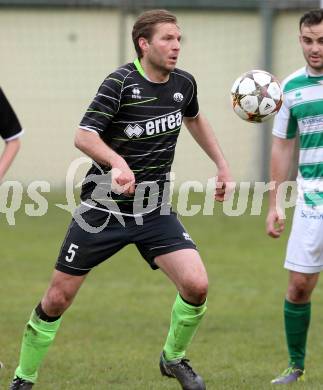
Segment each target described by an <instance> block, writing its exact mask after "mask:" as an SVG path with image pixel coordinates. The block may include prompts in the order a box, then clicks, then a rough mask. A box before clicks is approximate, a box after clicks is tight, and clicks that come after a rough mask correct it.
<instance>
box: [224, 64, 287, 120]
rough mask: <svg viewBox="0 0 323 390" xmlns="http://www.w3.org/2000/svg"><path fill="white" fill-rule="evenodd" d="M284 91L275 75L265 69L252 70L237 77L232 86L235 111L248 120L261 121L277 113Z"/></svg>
mask: <svg viewBox="0 0 323 390" xmlns="http://www.w3.org/2000/svg"><path fill="white" fill-rule="evenodd" d="M282 99H283V93H282V89H281V86H280V84H279V81H278V80H277V78H276V77H275V76H273V75H272V74H270V73H269V72H266V71H264V70H251V71H249V72H246V73H244V74H243V75H241V76H240V77H238V78H237V79H236V81H235V82H234V83H233V86H232V88H231V101H232V107H233V110H234V112H235V113H236V114H237V115H238V116H239V117H240V118H242V119H244V120H246V121H248V122H255V123H260V122H264V121H266V120H267V119H269V118H271V117H272V116H273V115H275V114H276V113H277V112H278V111H279V109H280V107H281V105H282V101H283V100H282Z"/></svg>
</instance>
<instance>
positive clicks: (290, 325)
mask: <svg viewBox="0 0 323 390" xmlns="http://www.w3.org/2000/svg"><path fill="white" fill-rule="evenodd" d="M284 317H285V331H286V339H287V346H288V352H289V364H290V365H291V366H296V367H298V368H300V369H302V370H303V369H304V361H305V354H306V339H307V333H308V328H309V325H310V318H311V303H310V302H309V303H303V304H295V303H291V302H289V301H287V300H285V305H284Z"/></svg>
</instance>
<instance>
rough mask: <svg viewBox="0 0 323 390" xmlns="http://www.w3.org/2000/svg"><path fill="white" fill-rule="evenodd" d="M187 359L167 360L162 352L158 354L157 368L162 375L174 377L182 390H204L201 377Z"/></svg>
mask: <svg viewBox="0 0 323 390" xmlns="http://www.w3.org/2000/svg"><path fill="white" fill-rule="evenodd" d="M188 362H189V360H188V359H177V360H172V361H170V362H167V361H166V359H165V356H164V352H162V354H161V355H160V361H159V368H160V372H161V374H162V375H164V376H168V377H170V378H176V379H177V380H178V382H179V383H180V384H181V385H182V389H183V390H206V387H205V384H204V381H203V379H202V378H201V377H200V376H199V375H198V374H196V373H195V372H194V370H193V368H192V367H191V366H190V365H189V364H188Z"/></svg>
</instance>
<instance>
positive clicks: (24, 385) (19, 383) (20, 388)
mask: <svg viewBox="0 0 323 390" xmlns="http://www.w3.org/2000/svg"><path fill="white" fill-rule="evenodd" d="M33 386H34V384H33V383H32V382H28V381H25V380H24V379H21V378H18V377H17V376H16V377H15V378H14V380H13V381H12V382H11V385H10V387H9V390H30V389H31V388H32V387H33Z"/></svg>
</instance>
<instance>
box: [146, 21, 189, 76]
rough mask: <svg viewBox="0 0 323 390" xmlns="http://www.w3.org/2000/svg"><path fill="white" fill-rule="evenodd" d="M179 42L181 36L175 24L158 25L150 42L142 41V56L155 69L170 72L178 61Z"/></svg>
mask: <svg viewBox="0 0 323 390" xmlns="http://www.w3.org/2000/svg"><path fill="white" fill-rule="evenodd" d="M180 40H181V34H180V30H179V28H178V26H177V25H176V24H173V23H158V24H156V25H155V29H154V34H153V36H152V38H151V40H150V41H147V40H144V41H145V42H144V44H143V47H142V50H143V56H144V57H145V58H146V59H147V60H148V61H149V62H150V63H151V65H153V66H154V67H155V68H157V69H160V70H162V71H164V72H167V73H168V72H171V71H172V70H173V69H174V68H175V66H176V62H177V59H178V55H179V50H180Z"/></svg>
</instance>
